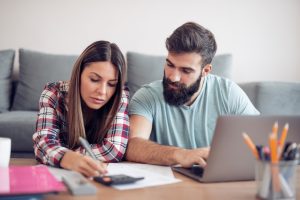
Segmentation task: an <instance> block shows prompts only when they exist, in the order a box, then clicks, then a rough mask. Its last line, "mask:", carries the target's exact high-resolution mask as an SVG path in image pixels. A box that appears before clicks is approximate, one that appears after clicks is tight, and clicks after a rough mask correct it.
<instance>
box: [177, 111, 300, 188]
mask: <svg viewBox="0 0 300 200" xmlns="http://www.w3.org/2000/svg"><path fill="white" fill-rule="evenodd" d="M276 121H277V122H278V127H279V128H278V135H279V137H280V135H281V131H282V128H283V127H284V125H285V123H289V131H288V136H287V139H286V142H288V141H291V142H297V143H300V116H264V115H255V116H253V115H252V116H249V115H246V116H245V115H243V116H220V117H219V118H218V119H217V123H216V127H215V133H214V136H213V140H212V144H211V149H210V154H209V157H208V159H207V165H206V167H205V168H201V167H199V166H193V167H192V168H183V167H173V170H174V171H177V172H179V173H182V174H184V175H186V176H188V177H190V178H193V179H195V180H197V181H200V182H225V181H246V180H254V173H255V171H254V164H255V158H254V155H253V154H252V152H251V150H250V149H249V147H248V146H247V145H246V144H245V142H244V139H243V136H242V133H243V132H246V133H247V134H248V135H249V136H250V138H251V139H252V140H253V142H254V143H255V144H261V145H268V138H269V134H270V133H271V132H272V126H273V124H274V123H275V122H276Z"/></svg>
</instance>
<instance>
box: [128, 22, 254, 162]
mask: <svg viewBox="0 0 300 200" xmlns="http://www.w3.org/2000/svg"><path fill="white" fill-rule="evenodd" d="M166 48H167V50H168V55H167V58H166V64H165V66H164V77H163V80H162V81H156V82H153V83H151V84H149V85H146V86H144V87H142V88H141V89H140V90H138V91H137V92H136V94H135V95H134V96H133V97H132V100H131V102H130V105H129V114H130V136H129V142H128V148H127V153H126V158H127V160H129V161H134V162H142V163H149V164H159V165H175V164H180V165H182V166H183V167H190V166H192V165H193V164H199V165H201V166H205V165H206V159H207V157H208V154H209V146H210V143H211V141H212V137H213V133H214V128H215V124H216V120H217V117H218V116H220V115H228V114H230V115H242V114H259V112H258V111H257V110H256V109H255V108H254V106H253V105H252V103H251V102H250V100H249V98H248V97H247V95H246V94H245V93H244V92H243V91H242V89H241V88H239V87H238V86H237V84H235V83H233V82H232V81H230V80H228V79H224V78H221V77H218V76H215V75H210V74H209V73H210V71H211V69H212V65H211V61H212V59H213V57H214V55H215V52H216V50H217V44H216V41H215V39H214V35H213V34H212V33H211V32H210V31H209V30H207V29H205V28H204V27H202V26H200V25H198V24H196V23H193V22H189V23H185V24H183V25H182V26H180V27H179V28H177V29H176V30H175V31H174V32H173V33H172V35H171V36H170V37H169V38H167V40H166ZM151 132H152V133H153V134H154V135H155V136H156V142H157V143H155V142H152V141H150V140H149V137H150V134H151Z"/></svg>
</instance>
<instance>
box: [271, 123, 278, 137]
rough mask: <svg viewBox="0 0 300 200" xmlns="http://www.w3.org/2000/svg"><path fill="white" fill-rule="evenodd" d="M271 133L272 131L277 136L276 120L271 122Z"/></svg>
mask: <svg viewBox="0 0 300 200" xmlns="http://www.w3.org/2000/svg"><path fill="white" fill-rule="evenodd" d="M272 133H274V134H275V135H276V137H278V136H277V135H278V122H275V123H274V124H273V127H272Z"/></svg>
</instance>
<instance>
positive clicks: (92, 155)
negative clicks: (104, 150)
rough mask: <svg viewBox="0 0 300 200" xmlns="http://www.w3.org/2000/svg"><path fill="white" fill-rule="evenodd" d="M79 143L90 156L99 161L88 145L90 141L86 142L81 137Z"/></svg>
mask: <svg viewBox="0 0 300 200" xmlns="http://www.w3.org/2000/svg"><path fill="white" fill-rule="evenodd" d="M79 142H80V143H81V145H82V146H83V148H84V149H85V150H86V151H87V152H88V154H90V156H91V157H92V158H93V159H94V160H97V157H96V156H95V154H94V153H93V151H92V149H91V147H90V144H89V143H88V141H86V139H84V138H82V137H79Z"/></svg>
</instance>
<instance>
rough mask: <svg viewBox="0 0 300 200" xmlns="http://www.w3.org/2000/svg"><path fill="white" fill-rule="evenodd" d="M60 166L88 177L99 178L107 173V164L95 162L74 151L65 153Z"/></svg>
mask: <svg viewBox="0 0 300 200" xmlns="http://www.w3.org/2000/svg"><path fill="white" fill-rule="evenodd" d="M60 166H61V167H62V168H65V169H69V170H73V171H77V172H80V173H81V174H83V175H85V176H87V177H92V176H99V175H102V174H105V173H107V170H106V168H107V164H105V163H102V162H101V161H98V160H93V159H92V158H91V157H89V156H84V155H82V154H80V153H78V152H74V151H68V152H66V153H65V155H64V156H63V158H62V160H61V162H60Z"/></svg>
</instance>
